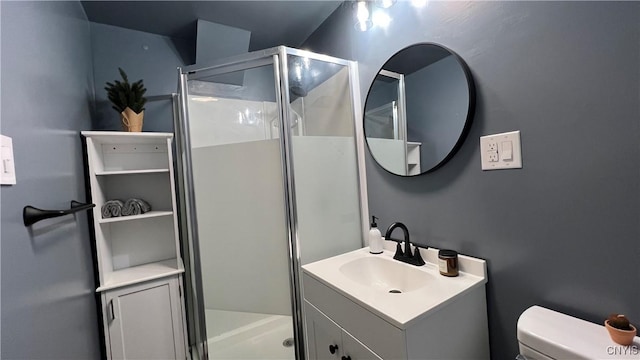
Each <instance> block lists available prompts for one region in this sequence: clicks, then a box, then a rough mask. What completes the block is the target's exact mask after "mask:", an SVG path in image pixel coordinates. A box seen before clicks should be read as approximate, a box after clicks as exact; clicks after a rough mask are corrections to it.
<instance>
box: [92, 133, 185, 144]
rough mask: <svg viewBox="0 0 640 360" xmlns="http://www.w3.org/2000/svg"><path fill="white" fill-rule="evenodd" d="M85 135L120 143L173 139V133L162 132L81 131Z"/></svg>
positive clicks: (99, 140) (99, 141)
mask: <svg viewBox="0 0 640 360" xmlns="http://www.w3.org/2000/svg"><path fill="white" fill-rule="evenodd" d="M80 133H81V134H82V135H83V136H85V137H91V138H92V139H93V140H94V141H96V142H98V143H100V144H119V143H122V142H125V143H127V142H132V141H133V142H135V143H137V144H145V143H147V144H148V143H157V142H158V139H171V138H173V134H172V133H162V132H149V131H145V132H124V131H81V132H80Z"/></svg>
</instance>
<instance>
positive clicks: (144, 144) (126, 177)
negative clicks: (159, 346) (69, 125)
mask: <svg viewBox="0 0 640 360" xmlns="http://www.w3.org/2000/svg"><path fill="white" fill-rule="evenodd" d="M81 134H82V135H83V136H84V137H85V139H86V151H87V166H88V168H89V172H88V181H89V185H90V188H91V200H92V202H93V203H94V204H96V206H95V208H94V209H93V222H94V229H95V234H94V238H95V243H96V244H95V245H96V246H95V247H96V255H97V256H96V258H97V263H98V275H99V276H98V277H99V281H100V284H99V286H98V288H97V289H96V291H97V292H99V293H101V299H102V311H103V320H104V323H105V339H106V344H107V355H108V357H111V355H112V354H125V355H126V354H127V353H128V354H137V355H139V354H145V351H146V350H145V349H144V348H143V349H142V350H141V348H140V346H139V345H140V344H141V342H139V341H137V342H136V341H133V342H132V343H131V344H132V345H131V346H130V348H129V349H125V348H121V346H125V344H128V342H127V341H124V342H123V343H119V342H118V343H117V344H115V343H113V342H111V340H110V338H111V337H112V336H113V335H115V334H116V333H117V334H120V333H123V332H124V333H127V334H131V331H132V330H130V329H123V328H122V326H123V325H122V324H129V323H134V322H136V321H138V320H141V319H130V320H133V322H132V321H128V322H123V321H121V319H122V318H121V316H122V314H120V315H121V316H120V317H119V316H116V314H115V313H114V311H115V310H114V309H120V308H121V306H122V308H125V305H124V303H123V304H122V305H116V306H115V307H114V303H113V301H124V300H122V299H131V297H119V296H115V294H120V293H122V292H124V293H129V292H130V290H131V289H133V288H135V289H136V291H144V289H149V291H150V293H149V294H151V293H153V294H164V295H162V296H169V293H170V294H171V296H175V294H180V297H181V296H182V295H181V294H182V291H181V290H180V289H174V287H176V286H177V287H180V286H181V283H182V275H181V274H182V273H183V272H184V265H183V263H182V259H181V258H180V244H179V241H178V239H179V238H178V218H177V212H176V209H177V207H176V194H175V183H174V172H173V157H172V151H171V144H172V141H173V134H170V133H150V132H146V133H145V132H142V133H126V132H110V131H83V132H82V133H81ZM130 198H139V199H143V200H145V201H147V202H148V203H149V205H151V211H149V212H147V213H144V214H140V215H131V216H119V217H112V218H103V217H102V206H103V205H104V204H105V202H107V201H109V200H116V199H117V200H121V201H123V202H124V201H126V200H127V199H130ZM171 279H174V280H171ZM159 284H165V285H166V286H169V288H171V289H173V290H171V292H164V291H157V290H153V292H151V290H152V289H157V287H158V286H160V285H159ZM154 296H155V295H154ZM143 298H144V297H143V296H140V297H139V298H138V299H143ZM118 299H120V300H118ZM156 300H158V301H160V302H161V301H169V300H171V299H169V300H167V299H164V298H163V299H156ZM171 301H173V302H175V300H171ZM180 303H181V304H182V305H181V306H180V307H178V308H176V307H171V308H168V309H169V310H168V311H171V312H175V311H179V312H181V313H180V314H174V313H172V314H169V315H170V316H171V317H173V318H177V319H180V318H182V319H183V321H182V322H175V321H174V322H169V323H172V324H174V325H173V326H178V325H179V326H178V327H179V328H172V329H171V333H172V334H178V335H179V336H178V335H176V336H178V338H181V339H183V341H181V343H180V344H174V345H175V346H174V347H173V349H174V350H175V354H174V355H175V357H176V358H180V359H183V358H184V356H183V354H184V351H185V344H184V334H185V332H184V326H183V323H184V306H183V304H184V302H183V301H182V299H181V300H180ZM176 309H178V310H176ZM165 310H166V309H165ZM134 313H135V312H134ZM134 313H129V315H127V316H135V315H132V314H134ZM152 315H153V314H151V315H150V314H146V316H152ZM157 315H158V316H159V317H162V316H164V315H166V314H157ZM116 320H117V321H116ZM178 323H179V324H178ZM114 326H118V329H115V328H114ZM151 333H152V332H149V334H151ZM138 336H141V337H144V336H145V335H144V334H138ZM152 340H153V341H152ZM154 341H159V339H155V340H154V339H151V340H150V341H149V342H148V343H149V344H152V343H153V342H154ZM113 346H116V347H118V348H117V349H116V348H113ZM133 347H135V349H133ZM147 350H148V352H147V354H149V355H151V354H155V353H154V352H153V351H155V350H153V349H151V348H149V349H147ZM141 351H142V352H141ZM137 355H136V356H137ZM169 357H173V356H169Z"/></svg>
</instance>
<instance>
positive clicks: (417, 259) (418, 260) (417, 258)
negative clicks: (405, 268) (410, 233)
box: [413, 244, 427, 266]
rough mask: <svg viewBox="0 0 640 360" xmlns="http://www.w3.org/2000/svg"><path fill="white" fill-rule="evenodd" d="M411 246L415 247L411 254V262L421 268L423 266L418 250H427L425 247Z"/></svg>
mask: <svg viewBox="0 0 640 360" xmlns="http://www.w3.org/2000/svg"><path fill="white" fill-rule="evenodd" d="M413 246H415V247H416V249H415V252H414V253H413V261H414V262H415V265H418V266H422V265H424V264H425V262H424V260H423V259H422V256H421V255H420V249H425V250H426V249H427V246H418V245H416V244H413Z"/></svg>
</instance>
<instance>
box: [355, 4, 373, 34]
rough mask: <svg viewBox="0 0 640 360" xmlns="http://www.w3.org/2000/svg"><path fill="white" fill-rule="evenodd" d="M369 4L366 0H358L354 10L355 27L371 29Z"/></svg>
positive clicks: (363, 29)
mask: <svg viewBox="0 0 640 360" xmlns="http://www.w3.org/2000/svg"><path fill="white" fill-rule="evenodd" d="M369 15H370V13H369V6H368V4H367V2H366V1H358V7H357V10H356V19H357V20H358V21H357V22H356V29H358V30H360V31H367V30H369V29H371V27H372V26H373V23H372V22H371V20H370V19H369Z"/></svg>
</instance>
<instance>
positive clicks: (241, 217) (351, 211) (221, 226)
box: [176, 47, 367, 359]
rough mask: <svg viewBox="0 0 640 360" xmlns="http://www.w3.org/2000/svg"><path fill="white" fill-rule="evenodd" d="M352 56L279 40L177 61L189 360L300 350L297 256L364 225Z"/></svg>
mask: <svg viewBox="0 0 640 360" xmlns="http://www.w3.org/2000/svg"><path fill="white" fill-rule="evenodd" d="M355 66H356V64H355V63H353V62H350V61H346V60H342V59H337V58H332V57H328V56H323V55H318V54H314V53H310V52H306V51H301V50H296V49H291V48H286V47H277V48H273V49H268V50H262V51H258V52H253V53H249V54H245V55H242V56H237V57H234V58H230V59H226V60H222V61H218V62H216V63H214V64H210V65H207V66H202V65H193V66H190V67H187V68H182V69H180V92H181V94H180V95H181V96H180V99H181V100H180V102H181V104H180V113H181V114H180V116H179V117H178V119H179V121H178V124H177V126H176V133H177V136H176V137H177V139H178V141H177V147H178V148H177V151H178V153H179V154H180V156H179V159H180V163H181V164H180V167H181V168H182V170H183V178H182V179H180V180H181V182H182V184H183V187H182V189H181V192H182V196H181V198H182V199H183V200H184V201H183V209H182V211H183V213H184V214H186V216H184V217H183V218H184V219H186V222H185V223H183V228H184V229H183V234H185V239H184V241H183V243H184V249H183V251H184V252H185V254H184V258H185V259H186V260H187V268H188V269H187V282H188V284H187V285H188V287H190V288H189V289H188V294H187V295H188V296H187V307H188V312H189V330H190V343H191V345H192V351H194V353H193V355H194V356H193V357H194V358H207V357H208V358H209V359H294V358H297V359H303V358H304V344H303V330H302V329H303V327H302V320H303V314H302V304H301V301H302V294H301V290H300V289H301V288H302V287H301V286H300V281H301V276H300V266H302V265H304V264H306V263H308V262H312V261H316V260H319V259H323V258H326V257H329V256H333V255H336V254H339V253H343V252H346V251H349V250H353V249H356V248H359V247H362V244H363V234H364V233H365V232H364V231H365V230H366V229H367V221H366V220H367V214H366V196H364V194H365V189H363V188H361V186H360V181H359V179H360V178H361V177H362V176H364V170H363V158H362V156H363V155H362V154H363V152H362V151H363V149H362V144H363V141H362V133H361V130H360V129H362V127H361V126H356V123H357V121H355V120H356V119H361V117H360V114H359V112H360V105H359V98H360V97H359V94H358V93H357V92H358V86H357V82H356V81H357V77H356V71H355Z"/></svg>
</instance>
